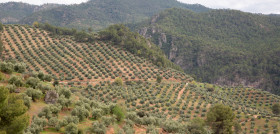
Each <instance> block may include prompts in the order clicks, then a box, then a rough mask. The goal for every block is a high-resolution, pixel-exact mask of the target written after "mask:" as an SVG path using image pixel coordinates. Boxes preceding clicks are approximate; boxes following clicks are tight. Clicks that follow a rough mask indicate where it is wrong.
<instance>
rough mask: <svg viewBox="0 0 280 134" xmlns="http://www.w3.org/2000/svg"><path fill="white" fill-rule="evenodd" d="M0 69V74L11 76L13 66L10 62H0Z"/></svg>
mask: <svg viewBox="0 0 280 134" xmlns="http://www.w3.org/2000/svg"><path fill="white" fill-rule="evenodd" d="M0 69H1V71H2V72H5V73H8V74H11V73H12V72H13V71H14V64H13V63H11V62H8V63H7V62H1V63H0Z"/></svg>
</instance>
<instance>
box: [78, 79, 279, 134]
mask: <svg viewBox="0 0 280 134" xmlns="http://www.w3.org/2000/svg"><path fill="white" fill-rule="evenodd" d="M101 84H102V85H103V86H101V85H100V86H96V87H91V86H89V87H87V88H85V92H82V94H83V95H84V96H87V97H88V98H89V99H97V100H100V101H103V102H110V101H111V100H113V101H114V102H125V104H126V107H127V108H128V109H129V110H131V111H145V112H147V113H149V114H150V115H152V116H155V117H159V118H167V119H171V120H178V121H179V122H190V121H191V120H192V119H194V118H196V117H201V118H206V115H207V112H208V111H209V108H210V107H211V106H213V105H215V104H218V103H223V104H225V105H228V106H230V107H231V108H232V109H233V110H234V111H235V114H236V121H238V122H239V123H240V125H241V126H242V129H243V132H244V133H268V132H272V131H273V130H277V129H279V123H280V122H279V121H280V120H279V118H277V117H273V116H274V115H273V114H272V111H271V106H272V105H273V104H276V103H279V102H280V97H279V96H277V95H273V94H271V93H269V92H266V91H262V90H257V89H251V88H244V87H235V88H232V87H219V86H214V87H212V88H213V89H212V90H213V91H209V87H208V86H211V85H209V84H204V83H196V82H191V83H184V82H181V83H180V82H176V83H162V84H155V83H150V82H146V83H142V84H134V85H130V86H127V87H111V86H110V85H107V84H104V83H101Z"/></svg>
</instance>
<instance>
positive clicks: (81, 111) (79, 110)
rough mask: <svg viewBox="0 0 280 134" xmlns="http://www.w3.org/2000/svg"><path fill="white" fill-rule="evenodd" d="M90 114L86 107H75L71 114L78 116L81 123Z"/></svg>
mask: <svg viewBox="0 0 280 134" xmlns="http://www.w3.org/2000/svg"><path fill="white" fill-rule="evenodd" d="M89 114H90V112H89V111H88V110H87V109H86V108H85V107H84V106H78V107H75V108H74V109H73V110H72V112H71V115H72V116H77V117H78V118H79V121H83V120H85V119H86V118H88V117H89Z"/></svg>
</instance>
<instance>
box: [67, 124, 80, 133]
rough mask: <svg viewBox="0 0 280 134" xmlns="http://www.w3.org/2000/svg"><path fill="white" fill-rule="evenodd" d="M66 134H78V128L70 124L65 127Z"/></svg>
mask: <svg viewBox="0 0 280 134" xmlns="http://www.w3.org/2000/svg"><path fill="white" fill-rule="evenodd" d="M65 133H66V134H78V127H77V125H76V124H74V123H70V124H68V125H67V126H66V127H65Z"/></svg>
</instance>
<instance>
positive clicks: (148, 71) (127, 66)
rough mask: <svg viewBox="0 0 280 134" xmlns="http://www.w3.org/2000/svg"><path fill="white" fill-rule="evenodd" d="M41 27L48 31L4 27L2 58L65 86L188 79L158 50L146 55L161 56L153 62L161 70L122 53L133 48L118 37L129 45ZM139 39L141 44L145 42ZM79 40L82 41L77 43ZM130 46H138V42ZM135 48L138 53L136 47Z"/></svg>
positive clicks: (55, 28) (128, 53)
mask: <svg viewBox="0 0 280 134" xmlns="http://www.w3.org/2000/svg"><path fill="white" fill-rule="evenodd" d="M34 26H38V25H34ZM41 26H42V28H44V29H46V30H49V31H51V32H47V31H44V30H42V29H41V28H34V27H30V26H21V25H5V30H4V32H3V34H2V39H3V42H4V45H3V46H4V51H3V55H2V59H3V60H9V61H18V62H25V63H26V64H27V67H28V68H27V69H28V71H39V72H44V73H48V74H49V75H51V76H53V77H54V79H55V80H60V81H64V82H67V84H69V85H73V84H79V85H81V84H83V85H85V84H89V83H96V82H99V81H111V80H114V79H116V78H118V77H120V78H121V79H122V80H125V81H127V80H134V81H137V80H145V81H147V80H156V79H157V76H161V77H163V79H164V80H170V81H178V80H189V79H192V78H191V77H189V76H188V75H186V74H184V73H183V72H181V71H176V70H174V69H172V68H169V67H174V68H175V67H176V66H174V65H173V63H171V62H170V61H168V60H167V59H166V58H165V57H163V56H162V55H159V54H162V53H160V51H158V50H160V49H158V48H157V49H156V50H152V51H151V49H150V50H149V51H147V52H152V55H151V54H150V55H149V56H152V57H153V59H155V61H157V58H158V57H159V56H162V57H163V58H164V59H163V61H157V62H159V63H161V65H165V66H166V67H165V68H163V67H159V66H156V65H154V64H153V63H152V60H153V59H149V58H150V57H146V59H144V58H141V57H140V56H141V55H138V56H137V55H134V54H132V53H131V52H132V51H131V52H129V51H126V50H127V48H133V47H134V46H133V45H132V44H129V43H128V41H129V40H128V41H127V40H125V39H123V38H122V40H123V41H125V42H127V43H128V45H132V46H130V47H128V46H127V48H124V47H123V46H118V45H115V44H112V43H110V41H111V40H106V42H107V43H105V42H103V41H99V40H96V41H89V40H88V39H89V38H88V36H89V37H92V36H91V35H90V34H88V33H85V32H81V33H83V34H85V35H82V36H76V35H77V34H78V35H79V33H80V32H70V33H69V32H66V31H69V30H68V29H63V28H57V27H53V26H50V25H48V24H44V25H39V27H41ZM126 29H127V28H126ZM70 31H72V30H70ZM74 31H75V30H74ZM65 32H66V33H68V34H65ZM124 34H125V35H129V34H131V35H133V34H135V33H132V32H129V31H126V32H125V33H124ZM72 35H74V36H72ZM135 35H137V36H139V35H138V34H135ZM85 37H86V38H85ZM139 37H140V36H139ZM141 38H142V39H143V40H140V42H141V43H142V42H143V41H145V39H144V38H143V37H141ZM81 39H86V40H82V41H81ZM75 40H78V41H81V42H77V41H75ZM133 43H138V40H137V41H136V42H133ZM141 46H143V47H145V49H143V52H146V50H147V44H141ZM154 46H155V45H154ZM137 47H138V49H140V50H142V48H140V46H137ZM153 51H154V52H153ZM155 51H157V52H155ZM148 54H149V53H148ZM160 58H161V57H160ZM34 59H35V60H34ZM159 63H158V64H159Z"/></svg>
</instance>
